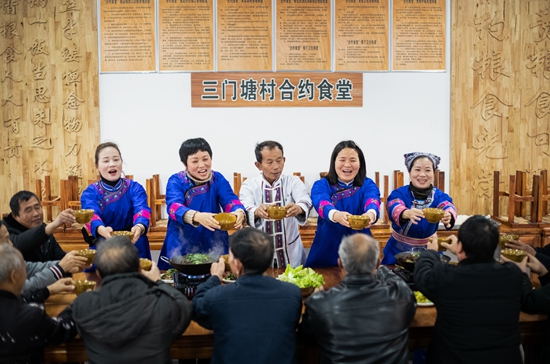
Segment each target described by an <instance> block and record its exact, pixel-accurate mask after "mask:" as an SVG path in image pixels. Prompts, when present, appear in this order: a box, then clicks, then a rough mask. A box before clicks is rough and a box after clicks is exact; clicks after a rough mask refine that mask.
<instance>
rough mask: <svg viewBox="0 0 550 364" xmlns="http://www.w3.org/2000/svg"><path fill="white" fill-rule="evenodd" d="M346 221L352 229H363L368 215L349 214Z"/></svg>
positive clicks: (368, 219)
mask: <svg viewBox="0 0 550 364" xmlns="http://www.w3.org/2000/svg"><path fill="white" fill-rule="evenodd" d="M348 222H349V226H350V227H351V228H352V229H353V230H363V229H364V228H366V227H367V225H368V224H369V222H370V217H368V216H367V215H349V216H348Z"/></svg>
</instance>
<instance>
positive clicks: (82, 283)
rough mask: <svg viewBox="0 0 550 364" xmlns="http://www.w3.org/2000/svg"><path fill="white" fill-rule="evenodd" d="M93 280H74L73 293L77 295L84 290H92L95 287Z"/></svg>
mask: <svg viewBox="0 0 550 364" xmlns="http://www.w3.org/2000/svg"><path fill="white" fill-rule="evenodd" d="M95 284H96V283H95V282H94V281H88V280H79V281H76V282H74V287H75V288H74V293H76V295H77V296H78V295H79V294H82V293H84V292H88V291H93V290H94V288H95Z"/></svg>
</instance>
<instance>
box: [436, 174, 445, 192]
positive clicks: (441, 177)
mask: <svg viewBox="0 0 550 364" xmlns="http://www.w3.org/2000/svg"><path fill="white" fill-rule="evenodd" d="M434 186H435V187H437V188H439V189H440V190H441V191H443V192H445V172H443V171H440V170H439V169H436V171H435V173H434Z"/></svg>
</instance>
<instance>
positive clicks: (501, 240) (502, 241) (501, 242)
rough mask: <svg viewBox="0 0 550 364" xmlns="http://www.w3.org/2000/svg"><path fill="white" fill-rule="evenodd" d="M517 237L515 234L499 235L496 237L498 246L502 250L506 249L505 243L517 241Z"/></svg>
mask: <svg viewBox="0 0 550 364" xmlns="http://www.w3.org/2000/svg"><path fill="white" fill-rule="evenodd" d="M518 239H519V235H516V234H501V235H499V236H498V245H499V246H500V247H501V248H502V249H506V243H509V242H510V241H512V240H518Z"/></svg>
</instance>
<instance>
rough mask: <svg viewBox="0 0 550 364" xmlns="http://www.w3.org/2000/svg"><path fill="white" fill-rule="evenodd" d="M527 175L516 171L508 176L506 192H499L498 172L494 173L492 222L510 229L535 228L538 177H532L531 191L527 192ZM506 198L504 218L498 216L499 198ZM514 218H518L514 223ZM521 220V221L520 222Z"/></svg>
mask: <svg viewBox="0 0 550 364" xmlns="http://www.w3.org/2000/svg"><path fill="white" fill-rule="evenodd" d="M526 178H527V175H526V173H525V172H523V171H517V172H516V175H511V176H510V182H509V184H508V191H509V192H506V191H501V190H500V172H499V171H495V172H494V177H493V215H492V216H491V217H492V218H493V219H494V220H496V221H498V222H500V223H502V224H504V225H506V226H510V227H520V226H523V227H537V226H538V224H537V215H538V208H539V206H538V203H539V200H538V195H539V194H540V192H539V189H540V176H538V175H535V176H533V189H532V191H527V183H526V181H527V180H526ZM518 180H519V182H518ZM502 196H504V197H508V207H507V213H506V216H505V218H504V217H501V216H500V197H502ZM527 202H529V203H530V205H531V206H530V207H531V210H530V216H529V217H527V209H526V207H527V205H526V203H527ZM516 217H519V218H520V219H518V222H516ZM522 220H523V221H522Z"/></svg>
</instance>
